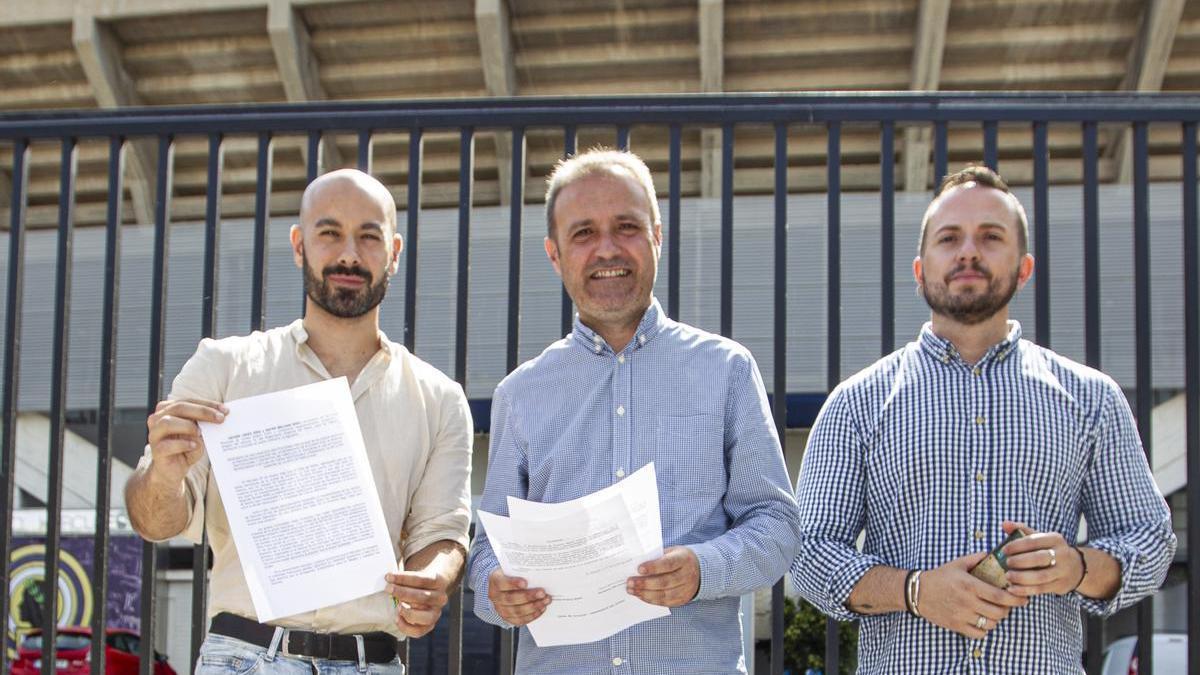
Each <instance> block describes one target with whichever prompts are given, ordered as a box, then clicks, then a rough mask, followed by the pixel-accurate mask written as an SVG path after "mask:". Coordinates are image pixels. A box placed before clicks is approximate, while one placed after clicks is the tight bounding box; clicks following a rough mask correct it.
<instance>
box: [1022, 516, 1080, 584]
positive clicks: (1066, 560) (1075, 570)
mask: <svg viewBox="0 0 1200 675" xmlns="http://www.w3.org/2000/svg"><path fill="white" fill-rule="evenodd" d="M1003 527H1004V531H1005V532H1006V533H1007V532H1012V531H1013V530H1021V532H1023V533H1024V534H1025V536H1024V537H1021V538H1020V539H1018V540H1016V541H1014V542H1013V543H1011V544H1009V545H1008V546H1005V547H1004V555H1006V556H1007V557H1008V573H1007V574H1006V575H1005V576H1007V577H1008V580H1009V582H1010V583H1011V584H1012V586H1009V588H1008V591H1009V592H1010V593H1012V594H1013V595H1021V596H1025V597H1032V596H1035V595H1045V594H1048V593H1052V594H1054V595H1066V594H1067V593H1070V592H1071V591H1073V590H1075V588H1076V586H1078V585H1079V582H1080V580H1081V579H1082V578H1083V561H1082V560H1081V559H1080V556H1081V555H1082V554H1081V552H1080V551H1079V550H1078V549H1076V548H1074V547H1073V546H1071V545H1070V544H1068V543H1067V541H1066V540H1065V539H1063V536H1062V535H1061V534H1059V533H1057V532H1034V531H1033V530H1032V529H1030V528H1029V526H1027V525H1025V524H1024V523H1015V522H1011V521H1005V522H1004V524H1003Z"/></svg>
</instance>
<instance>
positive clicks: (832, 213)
mask: <svg viewBox="0 0 1200 675" xmlns="http://www.w3.org/2000/svg"><path fill="white" fill-rule="evenodd" d="M825 156H826V161H827V165H826V172H827V174H828V178H827V182H828V194H827V197H826V199H827V206H826V208H827V211H828V223H826V227H827V235H826V237H827V240H826V242H825V245H826V266H827V267H826V281H825V284H826V296H825V307H826V314H827V317H828V318H827V320H826V322H827V324H828V325H827V326H826V331H827V332H826V334H825V340H826V350H827V353H826V363H825V369H826V370H825V381H826V388H827V390H829V391H833V388H834V387H836V386H837V385H838V382H839V381H840V379H841V371H842V353H841V344H840V342H839V341H840V339H841V334H842V314H841V302H842V300H841V295H842V264H841V258H842V241H841V237H842V235H841V229H842V125H841V122H830V123H829V134H828V148H827V150H826V153H825ZM839 647H840V645H839V644H838V624H837V622H836V621H834V620H833V619H829V620H827V621H826V622H825V671H826V672H829V673H837V672H839V670H838V668H839V663H840V661H841V655H840V649H839Z"/></svg>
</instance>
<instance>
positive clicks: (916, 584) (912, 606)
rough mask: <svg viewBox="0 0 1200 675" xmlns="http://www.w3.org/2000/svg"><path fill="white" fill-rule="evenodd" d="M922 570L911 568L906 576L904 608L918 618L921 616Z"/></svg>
mask: <svg viewBox="0 0 1200 675" xmlns="http://www.w3.org/2000/svg"><path fill="white" fill-rule="evenodd" d="M920 600H921V570H911V571H910V572H909V573H908V574H907V575H906V576H905V577H904V608H905V609H906V610H908V613H909V614H911V615H913V616H914V617H916V618H918V619H919V618H921V611H920V609H919V603H920Z"/></svg>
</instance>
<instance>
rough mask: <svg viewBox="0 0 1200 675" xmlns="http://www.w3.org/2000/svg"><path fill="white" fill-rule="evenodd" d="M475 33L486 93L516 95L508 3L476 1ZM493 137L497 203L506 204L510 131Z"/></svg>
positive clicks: (510, 168) (515, 75)
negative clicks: (497, 183) (498, 197)
mask: <svg viewBox="0 0 1200 675" xmlns="http://www.w3.org/2000/svg"><path fill="white" fill-rule="evenodd" d="M475 32H476V34H478V36H479V56H480V57H481V60H482V63H483V82H484V85H485V86H486V87H487V91H488V95H489V96H516V95H517V68H516V62H515V60H514V58H513V46H512V23H511V21H510V19H509V16H508V4H507V3H506V2H505V1H504V0H475ZM492 138H493V139H494V141H495V143H496V174H497V177H498V178H499V181H500V203H501V204H504V205H507V204H508V203H509V201H510V195H511V194H512V134H511V133H509V132H506V131H498V132H496V133H494V134H493V135H492Z"/></svg>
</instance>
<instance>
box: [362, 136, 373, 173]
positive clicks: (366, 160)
mask: <svg viewBox="0 0 1200 675" xmlns="http://www.w3.org/2000/svg"><path fill="white" fill-rule="evenodd" d="M374 146H375V139H374V138H372V137H371V130H370V129H363V130H362V131H360V132H358V169H359V170H360V171H365V172H367V173H371V154H372V153H371V150H372V149H373V148H374Z"/></svg>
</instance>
